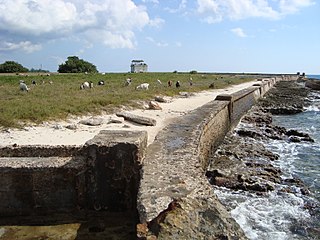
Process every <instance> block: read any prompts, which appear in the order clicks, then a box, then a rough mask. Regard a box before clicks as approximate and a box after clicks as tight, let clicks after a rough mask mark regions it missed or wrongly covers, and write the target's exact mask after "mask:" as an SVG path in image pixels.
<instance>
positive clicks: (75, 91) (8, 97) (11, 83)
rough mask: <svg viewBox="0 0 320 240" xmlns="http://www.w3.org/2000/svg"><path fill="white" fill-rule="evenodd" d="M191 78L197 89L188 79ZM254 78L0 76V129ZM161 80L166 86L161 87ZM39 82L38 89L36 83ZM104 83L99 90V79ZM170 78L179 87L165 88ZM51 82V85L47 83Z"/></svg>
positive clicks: (142, 75)
mask: <svg viewBox="0 0 320 240" xmlns="http://www.w3.org/2000/svg"><path fill="white" fill-rule="evenodd" d="M129 77H130V78H132V84H131V85H130V86H125V80H126V79H127V78H129ZM190 77H192V81H193V85H192V86H190V84H189V79H190ZM253 77H254V76H250V75H248V76H247V75H235V74H229V75H228V74H223V75H219V74H209V73H205V74H198V73H195V74H190V73H107V74H105V75H102V74H98V73H97V74H87V75H86V74H51V75H50V76H46V75H39V74H33V75H28V76H20V75H0V126H1V127H4V128H8V127H22V126H23V125H24V124H25V123H30V122H32V123H41V122H43V121H48V120H57V119H66V118H68V117H70V116H74V115H82V114H87V113H92V114H98V113H101V112H108V113H112V112H114V111H115V109H118V108H119V107H123V106H126V107H132V108H137V107H139V105H138V102H139V101H140V102H141V101H144V100H152V99H154V97H155V96H156V95H163V96H174V95H178V94H179V92H198V91H202V90H207V89H209V85H210V84H211V83H214V85H215V88H224V87H226V86H228V85H231V84H238V83H242V82H246V81H250V80H252V79H253ZM157 79H160V80H161V82H162V85H160V84H158V83H157V81H156V80H157ZM19 80H24V81H25V83H26V84H27V85H28V87H29V88H30V91H29V92H22V91H20V90H19ZM33 80H35V81H36V82H37V85H32V84H31V82H32V81H33ZM100 80H103V81H105V85H104V86H98V85H97V83H98V81H100ZM168 80H171V81H172V82H173V83H174V84H175V82H176V81H180V83H181V87H180V88H179V89H177V88H176V87H175V86H174V84H173V87H171V88H170V87H167V82H168ZM49 81H52V84H49ZM84 81H92V82H93V83H94V88H92V89H85V90H80V84H81V83H82V82H84ZM144 82H146V83H149V84H150V86H149V90H148V91H145V90H136V89H135V88H136V86H137V85H139V84H141V83H144Z"/></svg>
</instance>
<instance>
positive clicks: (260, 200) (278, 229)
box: [215, 189, 310, 240]
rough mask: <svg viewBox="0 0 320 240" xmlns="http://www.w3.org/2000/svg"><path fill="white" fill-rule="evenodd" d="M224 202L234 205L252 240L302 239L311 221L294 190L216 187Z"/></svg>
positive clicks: (244, 229) (239, 219) (238, 217)
mask: <svg viewBox="0 0 320 240" xmlns="http://www.w3.org/2000/svg"><path fill="white" fill-rule="evenodd" d="M215 192H216V193H217V195H218V197H219V199H220V201H221V202H223V203H224V204H227V205H229V206H235V205H236V207H235V208H233V209H232V210H231V215H232V217H233V218H234V219H235V220H236V221H237V222H238V224H239V225H240V226H241V228H242V229H243V231H244V232H245V234H246V236H247V237H248V238H249V239H251V240H270V239H272V240H283V239H301V238H300V237H302V238H303V237H304V235H306V233H305V232H304V230H303V227H302V226H304V225H305V223H306V222H308V221H310V214H309V212H308V211H307V210H306V209H305V208H304V205H305V202H304V200H303V199H302V198H300V197H297V196H296V195H294V194H291V193H279V192H277V193H276V192H270V193H268V194H267V195H265V196H257V195H254V194H250V193H246V192H238V193H235V192H231V191H228V190H226V189H216V190H215Z"/></svg>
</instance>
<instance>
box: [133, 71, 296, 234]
mask: <svg viewBox="0 0 320 240" xmlns="http://www.w3.org/2000/svg"><path fill="white" fill-rule="evenodd" d="M280 80H295V78H294V77H287V76H286V77H285V78H284V77H277V78H270V79H261V80H259V81H257V83H256V84H254V86H252V87H250V88H247V89H244V90H241V91H239V92H236V93H234V94H231V95H226V94H223V95H219V96H217V98H216V100H215V101H212V102H210V103H208V104H206V105H204V106H202V107H200V108H198V109H196V110H194V111H192V112H191V113H189V114H188V115H186V116H184V117H183V118H179V119H177V120H176V122H174V123H172V124H170V125H168V126H167V127H166V128H165V129H163V130H162V131H161V132H160V133H159V134H158V135H157V137H156V139H155V141H154V142H153V143H152V144H151V145H150V146H149V147H148V149H147V153H146V156H145V158H144V161H143V174H142V180H141V185H140V190H139V195H138V211H139V215H140V223H141V224H140V225H139V226H138V229H142V230H141V231H140V232H138V234H139V237H141V238H142V239H143V238H148V237H150V238H152V237H157V238H158V239H207V237H208V236H211V237H212V239H246V237H245V235H244V233H243V232H242V230H241V229H240V227H239V225H238V224H237V223H236V222H235V221H234V220H233V219H232V218H231V216H230V214H229V213H228V212H227V211H226V210H225V208H224V207H223V206H222V205H221V204H220V202H219V201H218V200H217V198H216V197H215V195H214V193H213V190H212V187H211V186H210V184H209V183H208V180H207V178H206V177H205V170H206V167H207V165H208V162H207V161H208V160H207V159H208V155H209V154H210V153H211V152H213V151H215V149H216V148H217V146H219V144H220V143H221V141H222V140H223V138H224V137H225V135H226V133H227V132H228V131H230V130H231V129H232V128H233V127H235V126H236V125H237V123H238V122H239V120H240V119H241V117H242V116H243V115H244V114H245V113H246V112H247V111H248V110H249V109H250V108H251V107H252V106H253V105H254V104H255V102H256V101H257V99H259V98H260V97H262V96H263V95H264V94H265V93H266V92H267V91H268V90H269V89H270V88H271V87H272V86H273V85H274V84H275V83H276V82H277V81H280Z"/></svg>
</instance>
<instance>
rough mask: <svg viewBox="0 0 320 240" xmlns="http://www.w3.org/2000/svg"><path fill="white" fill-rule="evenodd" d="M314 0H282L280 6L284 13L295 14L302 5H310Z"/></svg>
mask: <svg viewBox="0 0 320 240" xmlns="http://www.w3.org/2000/svg"><path fill="white" fill-rule="evenodd" d="M313 4H314V2H313V1H311V0H280V3H279V6H280V10H281V12H282V13H283V14H294V13H296V12H298V11H299V10H300V8H302V7H309V6H311V5H313Z"/></svg>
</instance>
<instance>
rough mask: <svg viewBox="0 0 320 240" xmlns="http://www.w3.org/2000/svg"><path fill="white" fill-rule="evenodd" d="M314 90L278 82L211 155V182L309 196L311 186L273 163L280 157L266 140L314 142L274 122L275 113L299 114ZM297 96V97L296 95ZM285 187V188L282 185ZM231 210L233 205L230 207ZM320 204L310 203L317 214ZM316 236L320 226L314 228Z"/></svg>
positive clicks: (260, 191)
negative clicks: (290, 176) (270, 149)
mask: <svg viewBox="0 0 320 240" xmlns="http://www.w3.org/2000/svg"><path fill="white" fill-rule="evenodd" d="M310 91H312V90H311V89H308V88H306V87H305V86H304V84H301V83H297V82H285V81H281V82H278V83H277V84H276V85H275V87H274V88H273V89H271V90H270V91H269V92H268V93H267V94H266V96H265V97H264V98H263V99H261V100H259V102H258V103H257V104H256V105H255V106H254V107H253V108H252V109H251V110H250V111H249V112H248V113H247V114H246V115H245V116H244V117H243V118H242V120H241V122H240V123H239V125H238V126H237V128H236V129H235V130H234V131H232V132H230V133H228V135H227V136H226V137H225V139H224V141H223V143H222V144H221V145H220V146H219V148H218V149H217V151H216V152H215V153H214V154H212V156H211V157H210V165H209V167H208V170H207V172H206V176H207V177H208V180H209V182H210V183H211V184H212V185H214V186H218V187H224V188H228V189H231V190H242V191H246V192H248V193H251V194H256V195H258V196H259V195H267V194H268V192H270V191H275V192H277V193H278V194H281V192H282V193H296V191H297V189H298V191H299V194H302V195H309V193H310V192H309V189H308V187H307V186H306V185H305V184H304V183H303V181H302V180H301V179H299V178H296V177H293V178H282V171H281V169H280V168H278V167H276V166H275V164H273V162H274V161H275V160H277V159H278V158H279V156H278V155H277V154H274V153H272V152H270V151H269V150H267V149H266V148H265V146H264V144H263V142H264V141H265V140H268V139H276V140H284V141H288V142H305V141H306V142H313V141H314V140H313V139H312V138H311V137H310V136H309V135H308V134H306V133H303V132H299V131H296V130H290V129H285V128H283V127H279V126H276V125H275V124H273V123H272V115H273V114H295V113H298V112H301V111H303V108H304V107H306V106H308V105H309V104H310V102H309V100H308V98H307V96H308V94H309V93H310ZM292 96H294V98H293V97H292ZM279 186H281V187H279ZM226 207H227V209H229V210H231V209H230V207H228V206H226ZM318 207H319V206H314V205H312V204H306V206H305V209H308V211H309V213H310V214H311V215H313V213H314V212H316V211H317V210H316V209H317V208H318ZM313 231H316V233H315V234H316V235H317V234H319V232H318V231H319V229H313Z"/></svg>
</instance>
